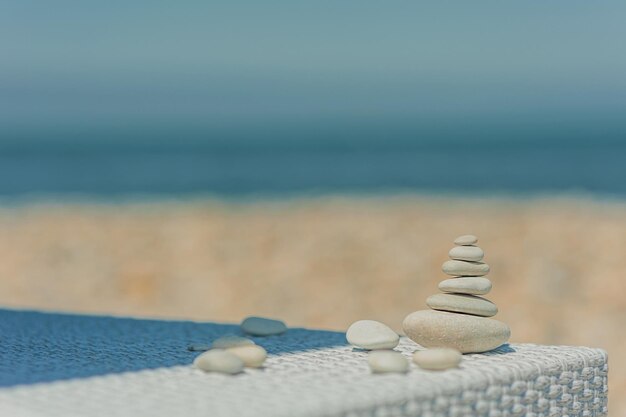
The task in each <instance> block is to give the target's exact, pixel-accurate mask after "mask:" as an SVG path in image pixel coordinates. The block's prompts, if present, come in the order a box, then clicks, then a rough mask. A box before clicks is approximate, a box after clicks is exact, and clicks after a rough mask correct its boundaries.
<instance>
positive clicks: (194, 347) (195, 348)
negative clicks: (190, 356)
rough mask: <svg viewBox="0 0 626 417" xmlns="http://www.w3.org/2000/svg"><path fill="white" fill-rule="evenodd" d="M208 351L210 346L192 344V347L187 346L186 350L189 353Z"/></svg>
mask: <svg viewBox="0 0 626 417" xmlns="http://www.w3.org/2000/svg"><path fill="white" fill-rule="evenodd" d="M209 349H211V346H209V345H203V344H193V345H189V346H187V350H189V351H191V352H203V351H205V350H209Z"/></svg>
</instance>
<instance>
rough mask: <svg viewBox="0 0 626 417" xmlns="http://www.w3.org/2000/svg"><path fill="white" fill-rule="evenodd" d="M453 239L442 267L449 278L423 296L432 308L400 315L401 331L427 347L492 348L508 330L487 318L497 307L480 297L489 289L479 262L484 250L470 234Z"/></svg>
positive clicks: (506, 336) (486, 268)
mask: <svg viewBox="0 0 626 417" xmlns="http://www.w3.org/2000/svg"><path fill="white" fill-rule="evenodd" d="M454 243H455V245H456V246H455V247H454V248H452V249H451V250H450V252H449V256H450V260H449V261H446V262H444V264H443V267H442V269H443V272H444V273H446V274H447V275H450V276H452V277H453V278H450V279H446V280H444V281H441V283H440V284H439V289H440V290H441V291H442V293H440V294H435V295H431V296H430V297H428V299H427V300H426V304H427V305H428V307H430V308H431V309H432V310H420V311H416V312H414V313H411V314H409V315H408V316H407V317H406V318H405V319H404V322H403V329H404V332H405V333H406V335H407V336H408V337H409V338H411V339H412V340H413V341H415V342H417V343H418V344H420V345H422V346H424V347H427V348H430V347H447V348H454V349H457V350H459V351H460V352H462V353H471V352H486V351H489V350H492V349H495V348H497V347H498V346H500V345H502V344H504V343H506V341H507V340H509V337H510V336H511V331H510V329H509V327H508V326H507V325H506V324H504V323H502V322H500V321H497V320H494V319H490V318H488V317H492V316H495V315H496V313H497V312H498V307H496V305H495V304H494V303H492V302H491V301H489V300H487V299H486V298H483V297H481V296H482V295H486V294H488V293H489V292H490V291H491V281H490V280H489V279H487V278H485V275H487V274H488V273H489V265H487V264H486V263H484V262H483V257H484V252H483V250H482V249H481V248H480V247H478V246H476V244H477V243H478V238H477V237H476V236H473V235H464V236H460V237H458V238H457V239H455V240H454Z"/></svg>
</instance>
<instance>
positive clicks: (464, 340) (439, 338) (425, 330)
mask: <svg viewBox="0 0 626 417" xmlns="http://www.w3.org/2000/svg"><path fill="white" fill-rule="evenodd" d="M402 328H403V329H404V333H405V334H406V335H407V336H408V337H409V338H410V339H411V340H413V341H414V342H416V343H418V344H420V345H422V346H424V347H427V348H431V347H448V348H454V349H457V350H458V351H460V352H461V353H478V352H486V351H488V350H492V349H495V348H497V347H498V346H500V345H502V344H504V343H506V341H507V340H509V338H510V337H511V330H510V329H509V326H507V325H506V324H504V323H502V322H501V321H498V320H494V319H489V318H486V317H477V316H470V315H467V314H456V313H449V312H445V311H433V310H420V311H415V312H413V313H411V314H409V315H408V316H406V318H405V319H404V322H403V323H402Z"/></svg>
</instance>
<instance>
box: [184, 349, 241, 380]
mask: <svg viewBox="0 0 626 417" xmlns="http://www.w3.org/2000/svg"><path fill="white" fill-rule="evenodd" d="M193 365H194V366H195V367H196V368H198V369H202V370H203V371H207V372H221V373H223V374H238V373H239V372H241V371H243V367H244V363H243V361H242V360H241V359H239V358H238V357H237V356H236V355H234V354H232V353H230V352H227V351H225V350H223V349H211V350H208V351H206V352H204V353H202V354H200V355H199V356H198V357H197V358H196V359H194V361H193Z"/></svg>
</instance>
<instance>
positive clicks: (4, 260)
mask: <svg viewBox="0 0 626 417" xmlns="http://www.w3.org/2000/svg"><path fill="white" fill-rule="evenodd" d="M464 233H472V234H476V235H477V236H478V237H479V239H480V241H479V244H480V246H481V247H482V248H483V249H484V250H485V261H486V262H487V263H489V265H490V266H491V273H490V275H489V278H490V279H491V280H492V281H493V285H494V287H493V290H492V292H491V293H490V295H489V298H490V299H491V300H493V301H494V302H495V303H496V304H497V305H498V307H499V309H500V312H499V313H498V319H499V320H501V321H504V322H506V323H508V324H509V325H510V327H511V329H512V333H513V335H512V341H513V342H517V343H521V342H523V343H541V344H557V345H559V344H566V345H587V346H593V347H601V348H604V349H606V350H608V352H609V358H610V361H609V363H610V373H609V375H610V377H609V381H610V382H609V384H610V393H611V395H610V396H609V398H610V403H609V409H610V410H611V411H610V413H611V415H613V416H621V415H625V414H626V400H625V399H624V398H623V396H620V395H618V394H619V393H621V392H625V391H626V355H625V354H624V352H623V347H624V346H626V333H625V332H624V323H626V301H625V299H624V296H625V295H626V280H625V279H624V277H623V272H624V270H625V268H626V266H625V265H624V263H625V262H626V261H625V259H626V258H624V254H625V253H626V202H624V201H620V200H595V199H590V198H584V197H562V198H561V197H555V198H531V199H528V198H525V199H513V198H511V199H509V198H476V199H472V198H461V197H434V196H430V197H429V196H418V195H397V196H386V197H382V196H379V197H359V196H353V197H340V196H336V197H332V196H331V197H311V198H292V199H288V198H284V199H280V200H271V199H265V200H257V201H226V200H219V199H208V198H204V199H186V200H174V199H161V200H152V201H143V202H142V201H135V202H133V201H126V202H116V203H103V202H100V203H97V202H84V201H83V202H80V201H77V202H65V203H61V202H58V201H57V202H54V201H45V200H38V201H36V202H30V203H29V202H27V201H21V202H11V203H5V204H2V205H1V206H0V304H1V305H3V306H6V307H16V308H28V309H51V310H61V311H73V312H80V313H98V314H101V313H103V314H115V315H132V316H149V317H166V318H181V319H193V320H203V321H225V322H238V321H240V320H241V318H242V317H244V316H246V315H253V314H254V315H263V316H269V317H277V318H281V319H283V320H285V321H286V322H287V323H288V324H289V325H290V326H307V327H319V328H327V329H336V330H342V331H345V329H346V328H347V327H348V326H349V324H350V323H352V322H353V321H356V320H359V319H364V318H369V319H375V320H380V321H382V322H384V323H387V324H388V325H390V326H391V327H392V328H394V329H396V330H400V326H401V322H402V319H403V318H404V317H405V316H406V315H407V314H408V313H409V312H412V311H414V310H417V309H423V308H426V307H425V299H426V297H428V296H429V295H432V294H435V293H437V292H438V290H437V284H438V283H439V281H441V280H442V279H443V278H444V277H445V275H444V274H443V273H442V272H441V264H442V262H443V261H445V260H446V259H447V253H448V250H449V248H450V246H451V244H452V240H453V239H454V238H455V237H456V236H458V235H460V234H464Z"/></svg>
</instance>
